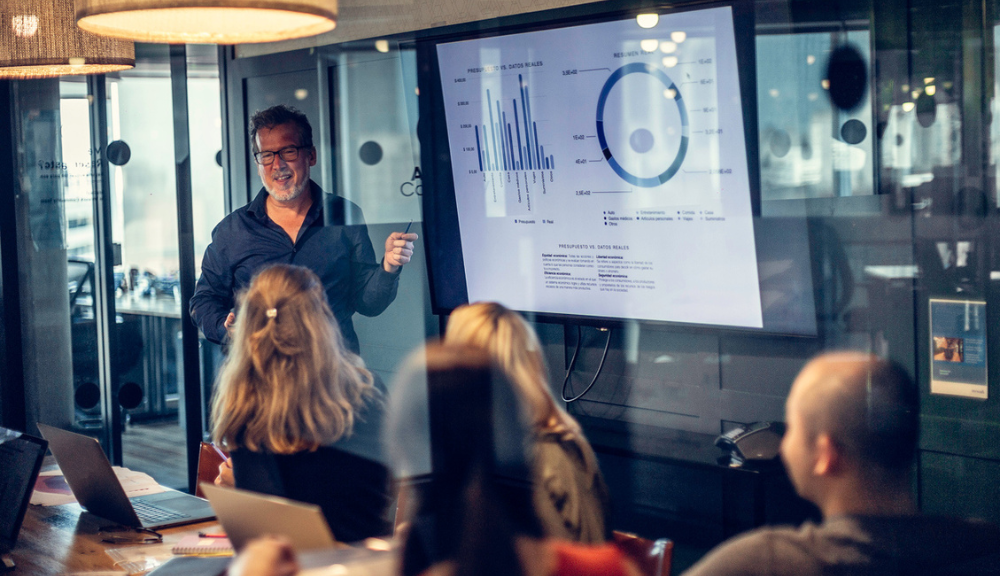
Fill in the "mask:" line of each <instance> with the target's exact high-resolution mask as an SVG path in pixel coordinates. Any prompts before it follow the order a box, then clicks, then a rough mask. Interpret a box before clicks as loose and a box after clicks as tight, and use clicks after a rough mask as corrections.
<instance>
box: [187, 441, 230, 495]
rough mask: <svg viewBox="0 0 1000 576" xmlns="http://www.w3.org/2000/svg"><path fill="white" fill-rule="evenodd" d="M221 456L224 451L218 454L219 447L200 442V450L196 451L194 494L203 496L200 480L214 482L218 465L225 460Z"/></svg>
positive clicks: (217, 472) (217, 473)
mask: <svg viewBox="0 0 1000 576" xmlns="http://www.w3.org/2000/svg"><path fill="white" fill-rule="evenodd" d="M223 456H224V453H223V454H220V453H219V449H217V448H216V447H215V445H214V444H212V443H211V442H202V443H201V450H200V451H199V452H198V482H197V483H196V484H195V492H194V495H195V496H197V497H199V498H204V497H205V494H204V493H203V492H202V491H201V483H202V482H208V483H209V484H214V483H215V478H216V476H218V475H219V466H221V465H222V463H223V462H225V461H226V459H225V458H223Z"/></svg>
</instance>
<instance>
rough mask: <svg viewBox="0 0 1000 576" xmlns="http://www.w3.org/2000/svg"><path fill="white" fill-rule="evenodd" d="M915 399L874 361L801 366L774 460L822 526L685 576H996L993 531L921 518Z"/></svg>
mask: <svg viewBox="0 0 1000 576" xmlns="http://www.w3.org/2000/svg"><path fill="white" fill-rule="evenodd" d="M918 398H919V393H918V391H917V389H916V386H915V385H914V384H913V382H912V381H911V380H910V378H909V376H908V375H907V374H906V372H905V371H904V370H903V369H902V368H901V367H899V366H898V365H897V364H895V363H892V362H887V361H885V360H881V359H879V358H876V357H874V356H870V355H867V354H860V353H850V352H844V353H831V354H825V355H822V356H820V357H818V358H816V359H814V360H812V361H811V362H809V363H808V364H806V366H805V368H803V369H802V372H800V373H799V375H798V377H797V378H796V379H795V382H794V383H793V384H792V390H791V392H790V393H789V395H788V401H787V403H786V405H785V418H786V420H787V425H788V428H787V432H786V433H785V437H784V439H783V440H782V443H781V458H782V461H783V462H784V464H785V468H786V469H787V470H788V475H789V477H790V478H791V480H792V484H794V486H795V489H796V491H797V492H798V493H799V495H801V496H802V497H803V498H805V499H807V500H810V501H811V502H813V503H814V504H816V505H817V506H818V507H819V509H820V511H822V513H823V522H822V523H821V524H818V525H817V524H814V523H812V522H807V523H806V524H804V525H802V526H801V527H799V528H760V529H757V530H754V531H751V532H748V533H746V534H743V535H741V536H737V537H736V538H733V539H732V540H729V541H728V542H725V543H723V544H722V545H720V546H719V547H717V548H716V549H715V550H713V551H711V552H710V553H709V554H708V555H707V556H705V557H704V558H703V559H702V560H701V561H700V562H699V563H697V564H696V565H694V566H693V567H692V568H691V569H690V570H688V571H687V572H685V576H707V575H748V574H761V575H764V574H768V575H771V574H774V575H778V574H781V575H785V574H787V575H797V576H803V575H804V576H810V575H816V574H823V575H833V574H837V575H848V574H849V575H866V576H867V575H876V574H877V575H886V574H889V575H896V574H907V575H909V574H935V575H936V574H1000V528H998V527H996V526H994V525H992V524H986V523H984V522H974V521H966V520H958V519H953V518H942V517H929V516H922V515H920V514H919V512H918V510H917V506H916V503H915V501H914V498H913V494H912V482H911V477H910V476H911V470H912V468H913V462H914V458H915V457H916V453H917V436H918V432H919V406H918Z"/></svg>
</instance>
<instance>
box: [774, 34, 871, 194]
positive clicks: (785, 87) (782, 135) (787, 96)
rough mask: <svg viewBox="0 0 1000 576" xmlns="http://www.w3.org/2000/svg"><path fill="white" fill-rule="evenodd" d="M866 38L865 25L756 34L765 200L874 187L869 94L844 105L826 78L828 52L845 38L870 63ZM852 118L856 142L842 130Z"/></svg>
mask: <svg viewBox="0 0 1000 576" xmlns="http://www.w3.org/2000/svg"><path fill="white" fill-rule="evenodd" d="M869 36H870V35H869V33H868V31H867V30H863V31H852V32H847V33H846V34H845V33H837V34H835V33H829V32H811V33H802V34H773V35H762V36H758V37H757V87H758V88H757V106H758V126H759V130H760V171H761V196H762V200H765V201H766V200H781V199H788V198H819V197H826V196H858V195H868V194H873V193H874V186H873V179H874V158H873V150H874V148H873V140H874V138H873V137H872V134H873V130H872V107H871V101H870V97H869V96H868V94H867V93H866V94H865V95H864V96H863V99H862V101H861V104H860V105H859V106H858V107H857V108H855V109H853V110H851V111H849V112H844V111H842V110H839V109H837V107H836V106H834V105H833V104H832V103H831V101H830V99H829V97H827V94H828V93H827V90H829V88H830V81H829V79H828V78H826V77H825V76H826V63H827V61H828V59H829V57H830V54H831V52H832V51H833V50H834V49H835V48H837V47H839V46H842V45H844V44H845V43H849V44H850V45H851V46H853V47H855V48H856V49H858V51H859V52H860V53H861V55H862V57H863V59H864V61H865V62H866V63H870V62H871V57H870V54H869V51H868V46H869ZM868 68H870V66H868ZM854 120H857V121H860V122H861V124H862V125H863V126H864V128H865V130H864V132H865V137H864V138H862V139H860V140H857V141H855V142H851V141H850V140H848V139H845V138H844V137H843V135H842V132H843V130H842V129H843V127H844V125H845V124H847V123H848V122H852V121H854ZM851 126H855V125H851ZM850 129H851V128H850V127H849V130H850ZM851 134H853V135H855V136H857V135H859V134H860V133H859V132H858V131H857V130H855V131H854V132H851Z"/></svg>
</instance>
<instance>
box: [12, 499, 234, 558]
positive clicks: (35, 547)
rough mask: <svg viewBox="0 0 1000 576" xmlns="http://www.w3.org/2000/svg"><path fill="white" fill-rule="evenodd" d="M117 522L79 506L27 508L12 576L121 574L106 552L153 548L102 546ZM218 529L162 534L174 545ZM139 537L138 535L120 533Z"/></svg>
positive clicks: (212, 525)
mask: <svg viewBox="0 0 1000 576" xmlns="http://www.w3.org/2000/svg"><path fill="white" fill-rule="evenodd" d="M113 525H114V522H111V521H110V520H105V519H104V518H101V517H99V516H94V515H93V514H90V513H89V512H86V511H84V510H83V509H82V508H81V507H80V505H79V504H76V503H73V504H63V505H61V506H28V512H27V514H25V517H24V524H23V525H22V526H21V534H20V536H19V537H18V539H17V545H16V546H15V547H14V550H13V551H12V552H11V554H10V555H11V557H13V559H14V562H15V564H16V568H15V569H14V571H13V572H10V573H8V574H10V575H11V576H18V575H22V576H57V575H63V574H75V573H79V572H97V571H120V572H121V573H122V574H124V573H125V572H124V571H122V570H121V568H118V567H116V566H115V562H114V560H113V559H112V558H111V557H110V556H108V554H107V550H109V549H112V548H123V547H125V546H153V545H151V544H131V545H130V544H121V543H114V544H112V543H107V542H102V541H101V540H102V538H104V537H107V536H108V534H107V533H104V534H101V529H102V528H107V527H109V526H113ZM218 529H219V525H218V523H217V522H216V521H215V520H210V521H208V522H201V523H199V524H188V525H186V526H178V527H176V528H167V529H164V530H161V531H160V533H161V534H163V542H164V544H169V545H173V544H175V543H176V542H177V541H178V540H180V539H181V538H183V537H184V536H186V535H188V534H194V533H197V532H199V531H202V532H206V531H207V532H212V531H216V530H218ZM117 535H122V536H125V535H128V536H133V535H134V536H135V537H137V538H138V537H140V536H139V535H138V534H132V533H118V534H117Z"/></svg>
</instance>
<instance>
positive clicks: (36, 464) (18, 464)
mask: <svg viewBox="0 0 1000 576" xmlns="http://www.w3.org/2000/svg"><path fill="white" fill-rule="evenodd" d="M47 444H48V443H47V442H46V441H45V440H42V439H41V438H35V437H34V436H28V435H27V434H23V433H21V432H16V431H14V430H9V429H7V428H2V427H0V556H2V557H3V568H4V569H8V570H9V569H11V568H13V567H14V563H13V560H11V559H10V558H8V557H7V556H6V554H7V553H9V552H10V551H11V550H13V549H14V544H16V543H17V535H18V533H20V531H21V522H23V521H24V513H25V512H26V511H27V510H28V501H29V500H31V491H32V490H33V489H34V487H35V479H36V478H38V471H39V470H40V469H41V467H42V458H44V457H45V448H46V446H47Z"/></svg>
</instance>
